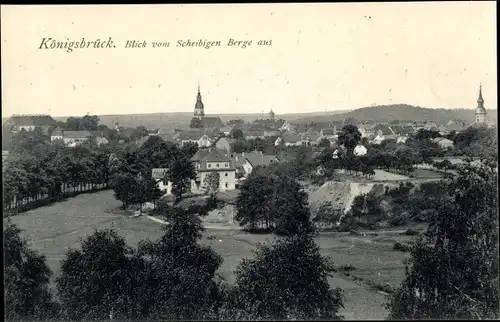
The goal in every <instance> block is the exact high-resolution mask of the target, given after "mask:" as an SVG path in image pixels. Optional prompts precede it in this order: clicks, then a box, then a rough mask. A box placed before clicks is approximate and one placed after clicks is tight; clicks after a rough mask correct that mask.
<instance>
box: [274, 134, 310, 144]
mask: <svg viewBox="0 0 500 322" xmlns="http://www.w3.org/2000/svg"><path fill="white" fill-rule="evenodd" d="M281 144H284V145H285V146H301V145H302V144H303V139H302V137H301V136H300V135H296V134H290V135H283V136H280V137H278V138H277V139H276V141H274V145H275V146H278V145H281Z"/></svg>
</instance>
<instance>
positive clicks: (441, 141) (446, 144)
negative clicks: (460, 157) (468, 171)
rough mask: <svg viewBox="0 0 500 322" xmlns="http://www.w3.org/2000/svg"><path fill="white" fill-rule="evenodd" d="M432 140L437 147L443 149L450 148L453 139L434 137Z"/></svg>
mask: <svg viewBox="0 0 500 322" xmlns="http://www.w3.org/2000/svg"><path fill="white" fill-rule="evenodd" d="M432 141H433V142H435V143H437V144H438V145H439V147H440V148H441V149H443V150H447V149H451V148H453V141H452V140H450V139H447V138H435V139H433V140H432Z"/></svg>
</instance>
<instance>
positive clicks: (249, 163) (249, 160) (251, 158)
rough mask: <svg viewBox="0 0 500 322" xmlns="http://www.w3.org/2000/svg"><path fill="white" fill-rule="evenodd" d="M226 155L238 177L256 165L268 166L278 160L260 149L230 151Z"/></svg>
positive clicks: (247, 173) (247, 172) (245, 175)
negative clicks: (240, 151)
mask: <svg viewBox="0 0 500 322" xmlns="http://www.w3.org/2000/svg"><path fill="white" fill-rule="evenodd" d="M227 156H228V157H230V158H231V160H232V162H233V164H234V166H235V168H236V174H237V176H238V177H241V176H243V177H247V176H248V175H249V174H250V173H252V171H253V169H254V168H256V167H258V166H261V167H268V166H270V165H272V164H275V163H278V162H279V160H278V158H277V157H276V156H275V155H271V154H263V153H262V152H261V151H252V152H242V153H230V154H227Z"/></svg>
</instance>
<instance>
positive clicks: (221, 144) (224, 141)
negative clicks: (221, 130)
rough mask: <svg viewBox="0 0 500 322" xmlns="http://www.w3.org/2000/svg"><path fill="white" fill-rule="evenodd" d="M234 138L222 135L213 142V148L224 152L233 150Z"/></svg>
mask: <svg viewBox="0 0 500 322" xmlns="http://www.w3.org/2000/svg"><path fill="white" fill-rule="evenodd" d="M235 142H236V140H234V139H231V138H228V137H225V136H222V137H220V138H219V139H218V140H217V141H216V142H215V148H216V149H217V150H219V151H223V152H225V153H231V152H233V148H234V144H235Z"/></svg>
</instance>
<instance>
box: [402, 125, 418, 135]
mask: <svg viewBox="0 0 500 322" xmlns="http://www.w3.org/2000/svg"><path fill="white" fill-rule="evenodd" d="M413 133H415V129H414V128H413V126H409V125H404V126H403V132H402V134H413Z"/></svg>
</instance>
